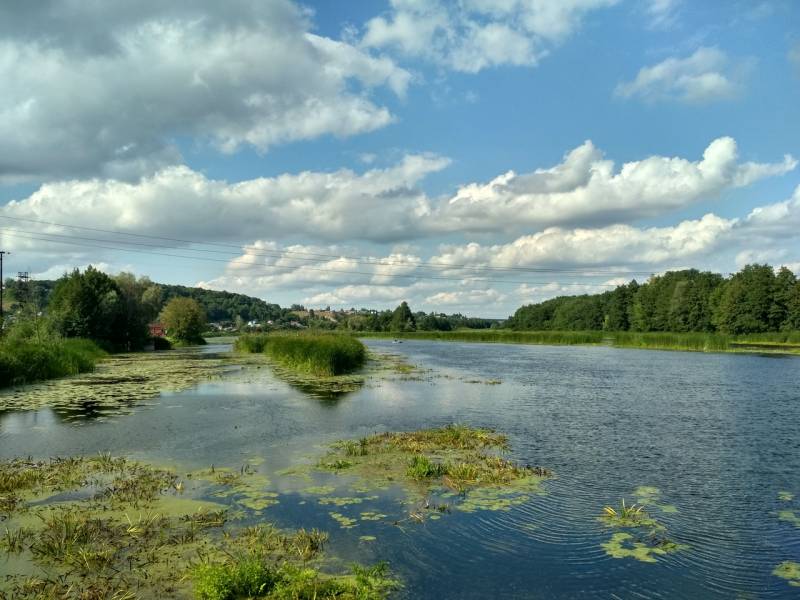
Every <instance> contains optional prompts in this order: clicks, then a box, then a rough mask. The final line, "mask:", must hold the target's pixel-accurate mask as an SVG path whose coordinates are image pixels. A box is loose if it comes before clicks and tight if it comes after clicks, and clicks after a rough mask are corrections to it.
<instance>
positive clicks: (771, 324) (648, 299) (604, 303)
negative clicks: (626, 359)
mask: <svg viewBox="0 0 800 600" xmlns="http://www.w3.org/2000/svg"><path fill="white" fill-rule="evenodd" d="M508 326H509V327H511V328H513V329H515V330H534V331H543V330H554V331H634V332H675V333H683V332H698V333H725V334H733V335H739V334H750V333H754V334H760V333H765V332H778V331H791V330H797V329H798V328H799V327H800V282H798V281H797V278H796V277H795V275H794V274H793V273H792V272H791V271H790V270H789V269H786V268H785V267H784V268H781V269H780V270H779V271H778V272H777V273H775V271H774V269H773V268H772V267H770V266H769V265H748V266H746V267H744V268H743V269H742V270H741V271H739V272H738V273H736V274H734V275H733V276H731V277H729V278H727V279H726V278H724V277H723V276H722V275H719V274H716V273H708V272H700V271H697V270H695V269H690V270H685V271H670V272H667V273H665V274H663V275H659V276H656V277H652V278H651V279H650V280H649V281H648V282H647V283H644V284H641V285H640V284H638V283H637V282H636V281H631V282H630V283H628V284H626V285H622V286H619V287H617V288H616V289H615V290H613V291H609V292H605V293H602V294H595V295H583V296H561V297H558V298H553V299H552V300H546V301H544V302H541V303H538V304H531V305H528V306H523V307H521V308H520V309H518V310H517V312H516V313H515V314H514V316H512V317H511V318H510V319H509V320H508ZM631 339H633V338H631ZM640 339H644V338H640ZM682 339H684V340H686V339H688V338H682ZM698 339H699V338H698ZM704 339H705V338H704ZM697 343H700V342H697ZM703 343H705V342H703ZM712 345H713V343H712Z"/></svg>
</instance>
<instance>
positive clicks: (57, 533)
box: [0, 455, 225, 598]
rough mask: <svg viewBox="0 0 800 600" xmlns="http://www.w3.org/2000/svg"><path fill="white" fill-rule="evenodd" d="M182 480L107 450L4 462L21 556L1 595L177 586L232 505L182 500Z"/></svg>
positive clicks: (10, 532)
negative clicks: (178, 571) (180, 572)
mask: <svg viewBox="0 0 800 600" xmlns="http://www.w3.org/2000/svg"><path fill="white" fill-rule="evenodd" d="M174 481H175V475H174V474H173V473H171V472H168V471H165V470H163V469H157V468H153V467H148V466H145V465H142V464H140V463H136V462H132V461H127V460H125V459H116V458H112V457H110V456H108V455H101V456H97V457H88V458H62V459H53V460H50V461H31V460H10V461H2V462H0V485H2V488H3V493H6V494H7V493H14V494H16V495H17V498H18V502H16V503H15V505H14V509H13V511H11V512H8V513H6V514H5V515H4V517H5V519H6V522H5V524H4V526H5V535H4V536H2V538H0V545H2V546H3V547H4V549H5V550H6V551H7V552H13V553H17V554H18V555H19V557H20V562H18V563H16V564H18V565H19V568H20V572H13V571H11V572H9V573H8V574H7V577H6V578H5V579H4V580H3V581H0V597H5V596H4V594H6V595H9V596H10V597H14V598H66V597H70V598H72V597H75V598H108V597H115V598H124V597H133V595H132V594H135V595H138V594H139V593H144V592H146V594H145V595H149V596H154V597H161V596H170V595H172V594H173V593H176V592H177V590H178V589H179V588H180V587H181V586H180V583H179V582H177V581H176V578H175V573H176V569H181V568H182V569H184V570H185V569H186V567H187V564H188V562H187V561H188V560H189V559H190V558H191V557H192V556H195V555H196V553H197V552H198V551H207V549H206V547H207V546H208V545H209V541H208V538H207V537H205V536H204V535H203V534H202V532H204V531H208V530H212V529H218V528H221V527H222V526H223V525H224V523H225V512H224V507H222V506H220V505H216V504H212V503H208V502H202V501H197V500H190V499H188V498H180V497H178V494H179V492H178V491H177V490H176V488H175V486H174ZM65 497H69V498H72V499H70V500H64V498H65ZM34 569H35V571H36V573H37V577H30V573H31V572H33V571H34ZM137 590H139V591H138V592H137ZM187 593H188V592H187Z"/></svg>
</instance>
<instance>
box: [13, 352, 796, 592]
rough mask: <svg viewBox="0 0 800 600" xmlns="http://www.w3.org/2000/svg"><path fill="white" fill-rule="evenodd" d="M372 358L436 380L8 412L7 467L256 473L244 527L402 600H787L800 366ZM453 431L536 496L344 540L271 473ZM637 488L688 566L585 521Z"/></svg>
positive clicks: (273, 380) (277, 383) (391, 510)
mask: <svg viewBox="0 0 800 600" xmlns="http://www.w3.org/2000/svg"><path fill="white" fill-rule="evenodd" d="M366 344H367V345H368V346H369V347H370V348H371V349H373V350H375V351H379V352H391V353H394V354H400V355H402V356H403V357H404V358H405V360H407V361H408V362H410V363H412V364H415V365H419V366H421V367H424V368H425V369H429V370H430V371H426V372H425V373H424V375H422V376H416V377H399V378H398V377H394V378H378V379H375V380H374V381H367V384H366V385H364V386H363V387H362V388H361V389H358V390H357V391H354V392H352V393H347V394H342V395H339V396H338V397H336V398H318V397H314V396H310V395H309V394H307V393H305V392H304V391H302V390H301V389H298V388H297V387H292V386H291V385H289V384H288V383H286V382H284V381H282V380H281V379H279V378H277V377H275V376H274V375H273V374H272V373H271V371H270V370H269V369H266V368H265V369H259V370H256V371H253V372H252V373H250V372H242V371H239V370H236V369H231V370H230V372H229V373H228V374H227V375H225V376H223V377H222V378H219V379H215V380H211V381H206V382H203V383H200V384H199V385H197V386H194V387H192V388H191V389H188V390H185V391H182V392H175V393H173V392H164V393H162V394H161V395H160V396H159V397H157V398H156V399H155V400H154V401H150V402H147V403H144V404H142V405H136V406H132V407H128V409H127V410H126V411H125V412H124V413H119V414H115V413H113V412H112V413H109V414H106V413H104V412H100V413H98V412H97V411H94V410H90V408H86V410H84V411H81V410H77V411H75V410H73V411H67V412H64V410H63V409H59V410H55V409H53V408H48V407H44V408H40V409H38V410H26V411H6V412H2V413H0V457H3V458H10V457H14V456H28V455H32V456H34V457H49V456H54V455H75V454H95V453H97V452H111V453H113V454H115V455H126V456H130V457H134V458H136V459H141V460H145V461H148V462H153V463H156V464H161V465H169V466H172V467H173V468H176V469H177V470H179V471H180V470H187V471H188V470H191V469H195V468H200V467H208V465H209V464H214V465H222V466H228V467H231V468H235V467H237V466H238V465H241V464H243V463H245V462H248V461H249V462H250V463H252V464H259V463H261V464H262V467H261V468H263V469H264V472H265V473H266V474H267V475H268V478H269V482H270V483H269V486H270V489H271V490H272V491H274V492H275V493H277V494H279V496H278V502H277V504H275V505H273V506H270V507H269V508H266V509H265V510H263V511H261V512H260V513H259V514H258V517H254V516H252V515H251V517H250V518H251V519H264V520H269V521H272V522H275V523H277V524H279V525H280V526H285V527H307V528H308V527H319V528H320V529H324V530H327V531H329V532H330V533H331V543H330V550H331V553H332V554H334V555H336V556H337V557H339V558H340V560H341V561H342V562H343V563H344V562H347V561H349V560H358V561H361V562H367V563H370V562H375V561H377V560H386V561H388V563H389V564H390V567H391V569H392V571H393V572H394V573H395V574H396V575H398V576H399V577H400V578H401V579H402V581H403V583H404V588H403V590H402V591H401V592H399V593H398V595H397V596H398V597H408V598H437V599H444V598H669V599H674V598H733V597H737V598H793V597H797V595H798V588H796V587H790V586H789V585H788V583H787V581H786V580H784V579H781V578H779V577H776V576H774V575H773V574H772V571H773V569H774V568H775V567H776V566H777V565H778V564H780V563H781V562H783V561H788V560H791V561H795V562H800V520H798V521H796V522H791V521H790V520H787V519H786V518H783V519H781V518H779V515H781V514H784V515H785V514H787V511H788V512H789V513H791V514H796V515H800V500H798V497H800V427H799V426H798V425H800V359H798V358H797V357H794V358H792V357H776V356H757V355H741V354H737V355H731V354H699V353H683V352H661V351H651V350H625V349H615V348H607V347H566V346H564V347H557V346H525V345H505V344H462V343H453V342H430V341H411V340H408V341H405V342H404V343H402V344H393V343H391V342H390V341H383V340H368V341H367V342H366ZM226 350H228V347H226V346H209V347H207V348H206V349H204V350H203V352H205V353H207V354H209V355H213V353H215V352H223V351H226ZM494 380H499V381H500V383H496V381H494ZM452 422H457V423H464V424H469V425H474V426H483V427H492V428H495V429H497V430H499V431H502V432H504V433H507V434H508V436H509V439H510V442H511V453H510V455H511V457H512V458H514V459H516V460H518V461H520V462H521V463H526V464H535V465H543V466H546V467H548V468H549V469H552V471H553V472H554V474H555V476H554V477H553V478H552V479H550V480H548V481H547V482H546V483H545V484H544V488H545V491H546V493H544V494H541V495H534V496H532V497H531V498H530V499H529V500H528V501H526V502H525V503H523V504H520V505H517V506H513V507H511V508H510V510H478V511H475V512H463V511H458V510H454V511H452V512H451V513H450V514H446V515H444V517H443V518H440V519H438V520H435V521H434V520H430V521H426V522H424V523H420V524H409V525H404V526H398V525H397V524H395V523H394V521H396V520H398V519H400V517H401V516H402V514H403V507H402V505H401V504H400V503H399V501H398V497H397V494H396V493H393V492H391V491H387V492H386V493H385V494H381V496H380V497H379V498H374V497H373V498H374V499H372V500H369V502H367V503H365V504H362V505H360V506H355V507H353V506H349V507H348V506H345V507H342V508H341V510H340V512H341V513H345V514H347V511H348V510H349V511H354V512H355V513H356V514H357V513H358V511H365V510H373V509H374V510H375V512H380V513H382V514H386V515H389V516H388V517H387V518H386V519H385V520H383V521H380V520H375V521H370V520H361V521H359V522H358V525H357V526H355V527H351V528H340V527H339V525H338V523H337V522H336V521H334V520H333V519H331V516H330V510H329V509H328V508H327V507H324V506H320V505H319V504H318V503H316V502H314V501H313V500H314V498H313V497H311V496H309V495H308V494H305V493H303V492H302V486H301V485H298V484H297V482H296V481H293V479H292V477H291V476H290V475H285V473H286V472H285V471H283V470H284V469H286V468H287V467H290V466H291V465H293V464H296V463H297V462H298V461H300V462H302V461H306V462H308V461H310V460H314V456H317V455H319V454H321V453H323V452H324V448H325V445H326V444H328V443H330V442H332V441H334V440H337V439H341V438H356V437H360V436H363V435H366V434H369V433H372V432H375V431H384V430H410V429H418V428H422V427H433V426H440V425H445V424H447V423H452ZM332 477H335V476H332ZM328 483H330V481H329V482H328ZM334 485H335V482H334ZM642 486H647V487H648V488H657V490H656V491H653V490H650V491H649V492H648V493H649V495H650V496H649V498H648V499H649V500H650V501H651V502H652V504H653V508H652V509H651V511H652V512H653V513H654V514H657V517H658V520H659V522H661V523H663V524H664V526H666V528H667V530H668V531H669V536H670V539H672V540H674V541H676V542H677V543H680V544H682V545H684V546H685V548H684V549H682V550H681V551H679V552H675V553H671V554H668V555H665V556H658V557H657V559H656V560H655V562H641V561H638V560H636V559H634V558H614V557H612V556H610V555H609V554H607V553H606V551H605V550H604V548H603V547H602V545H601V544H603V543H606V542H607V541H608V540H609V538H610V536H611V533H610V532H609V530H608V528H607V527H606V526H605V525H604V524H603V523H602V522H600V520H598V515H600V513H601V511H602V507H603V506H604V505H607V504H612V505H618V504H619V503H620V500H621V499H622V498H625V499H627V500H628V501H629V502H633V501H635V500H636V494H635V490H637V488H641V487H642ZM787 492H788V493H789V495H793V496H794V498H791V499H788V498H789V496H788V495H787ZM640 493H641V492H640ZM781 493H783V494H781ZM792 511H794V512H792ZM365 536H366V537H365ZM373 536H374V537H375V538H376V541H375V542H374V543H364V540H365V539H368V538H371V537H373ZM2 570H3V564H2V562H0V572H2Z"/></svg>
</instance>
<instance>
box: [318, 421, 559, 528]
mask: <svg viewBox="0 0 800 600" xmlns="http://www.w3.org/2000/svg"><path fill="white" fill-rule="evenodd" d="M507 449H508V441H507V439H506V437H505V436H504V435H502V434H499V433H496V432H494V431H492V430H489V429H480V428H470V427H466V426H462V425H448V426H446V427H442V428H437V429H423V430H419V431H411V432H395V433H381V434H375V435H372V436H368V437H365V438H361V439H359V440H342V441H339V442H336V443H334V444H333V445H332V450H331V452H330V453H329V454H328V455H326V456H325V457H323V458H322V459H321V460H320V461H319V464H318V466H317V468H318V469H322V470H327V471H334V472H336V473H341V474H344V475H347V476H348V477H349V478H350V479H352V478H355V481H354V482H353V483H352V484H351V485H352V487H353V488H357V489H358V490H359V491H361V492H364V493H369V492H370V491H372V490H375V489H386V488H389V487H391V486H399V487H401V488H402V489H403V490H404V491H405V492H406V494H407V495H408V497H409V499H410V503H412V504H414V503H416V504H417V506H416V508H414V509H412V510H411V511H410V512H409V519H410V520H413V521H422V520H424V518H425V517H426V515H428V514H436V513H439V512H442V511H438V510H437V511H433V510H431V507H432V506H436V505H435V504H431V502H430V500H429V498H430V496H431V495H435V496H440V497H447V498H452V499H453V502H454V503H455V508H457V509H459V510H462V511H465V512H474V511H477V510H510V509H511V508H512V507H514V506H517V505H520V504H523V503H525V502H527V501H528V500H529V499H530V497H531V495H532V494H541V493H542V491H543V490H542V486H541V484H542V482H543V481H544V480H545V479H547V478H548V477H549V476H550V473H549V471H547V470H546V469H543V468H540V467H529V466H520V465H517V464H515V463H513V462H512V461H509V460H507V459H505V458H503V457H502V456H501V455H500V454H501V453H502V452H504V451H506V450H507ZM423 499H424V503H421V501H422V500H423ZM447 510H448V511H449V505H448V508H447ZM439 516H440V515H439V514H436V517H437V518H438V517H439Z"/></svg>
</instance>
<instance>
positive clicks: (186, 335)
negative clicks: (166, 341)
mask: <svg viewBox="0 0 800 600" xmlns="http://www.w3.org/2000/svg"><path fill="white" fill-rule="evenodd" d="M159 318H160V320H161V322H162V323H163V324H164V327H166V328H167V336H169V337H170V338H172V339H173V340H176V341H178V342H183V343H186V344H202V343H203V331H204V330H205V328H206V313H205V311H204V310H203V308H202V307H201V306H200V304H199V303H198V302H197V301H196V300H194V299H192V298H180V297H179V298H173V299H172V300H170V301H169V302H167V304H166V306H164V310H162V311H161V316H160V317H159Z"/></svg>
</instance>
